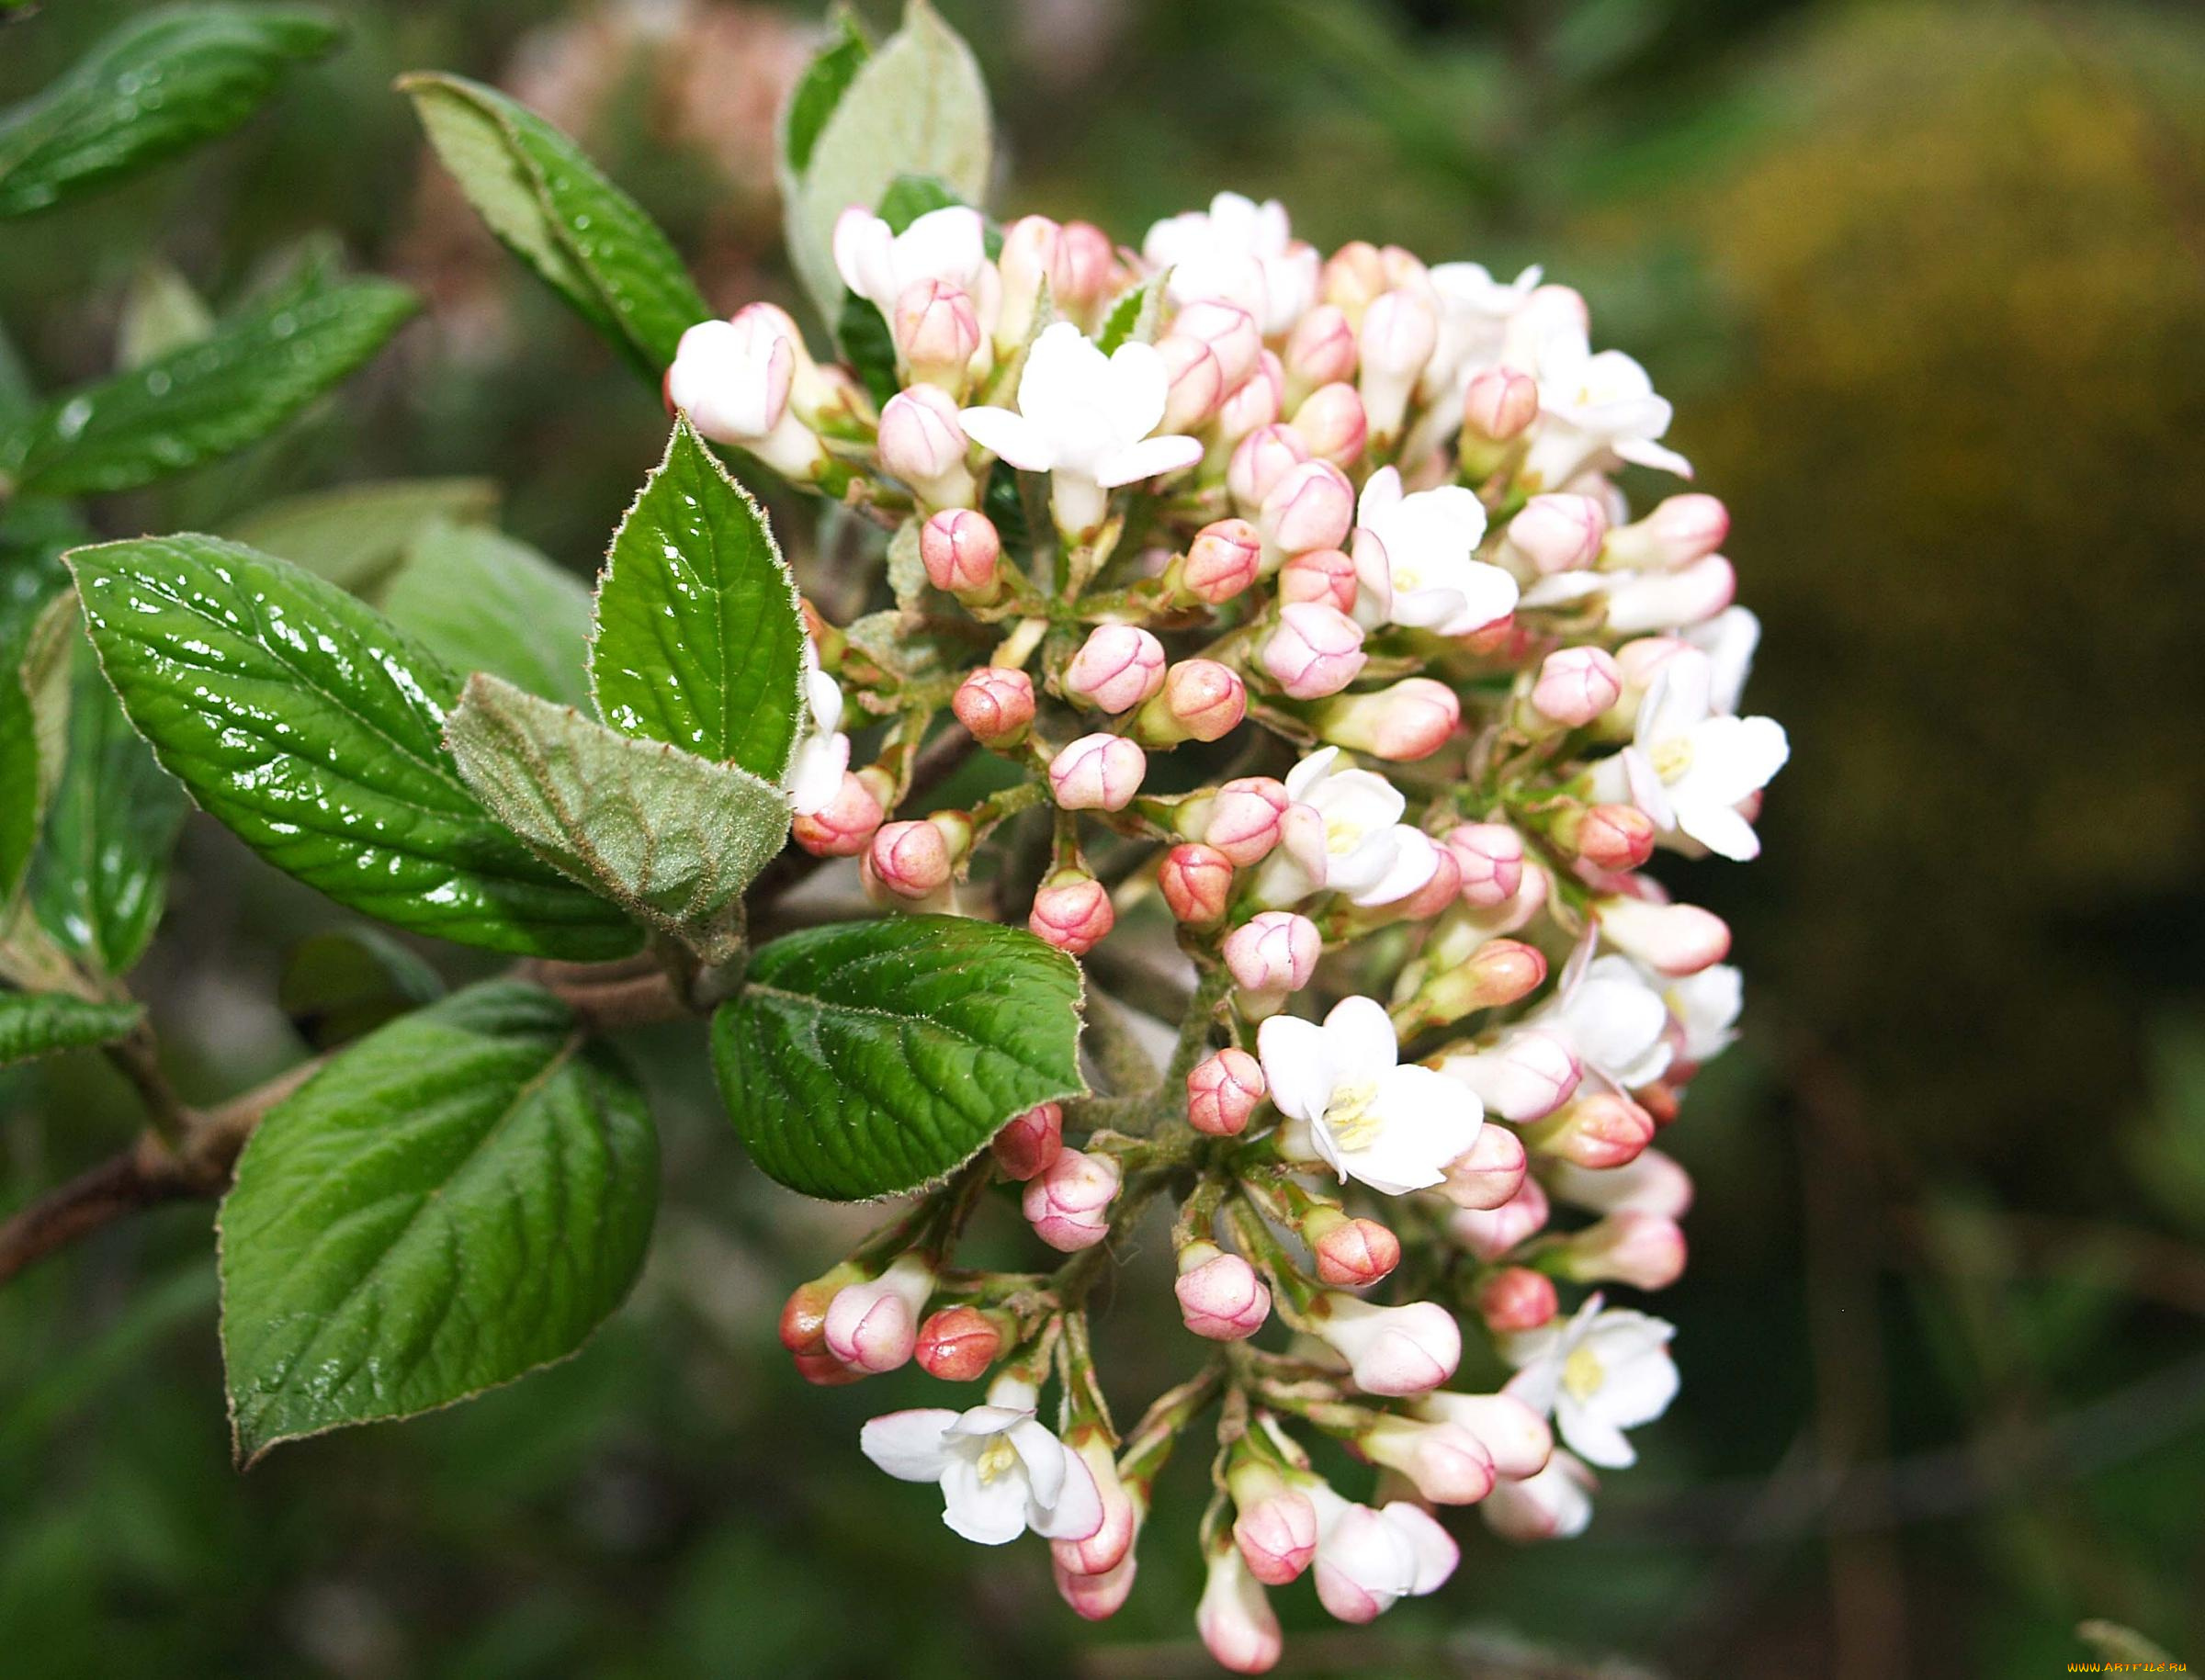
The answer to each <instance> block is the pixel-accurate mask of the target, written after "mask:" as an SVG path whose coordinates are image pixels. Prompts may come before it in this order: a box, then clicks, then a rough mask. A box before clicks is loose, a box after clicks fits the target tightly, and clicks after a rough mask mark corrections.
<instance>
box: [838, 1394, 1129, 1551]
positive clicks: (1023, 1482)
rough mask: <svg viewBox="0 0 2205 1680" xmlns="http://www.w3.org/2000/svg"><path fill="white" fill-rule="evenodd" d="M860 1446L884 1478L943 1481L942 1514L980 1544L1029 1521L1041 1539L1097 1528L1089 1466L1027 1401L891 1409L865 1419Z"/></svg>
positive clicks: (997, 1540) (1099, 1517)
mask: <svg viewBox="0 0 2205 1680" xmlns="http://www.w3.org/2000/svg"><path fill="white" fill-rule="evenodd" d="M858 1444H859V1445H860V1446H861V1447H863V1448H864V1449H865V1457H867V1458H868V1459H871V1460H873V1462H874V1463H876V1464H877V1465H879V1466H880V1468H881V1469H883V1470H885V1471H888V1474H890V1475H891V1476H896V1477H899V1478H900V1479H901V1480H903V1481H905V1482H937V1483H941V1486H942V1498H943V1502H944V1506H945V1508H944V1511H943V1513H942V1520H943V1521H944V1522H945V1523H947V1524H948V1525H949V1526H950V1528H954V1529H955V1530H956V1532H957V1533H959V1534H961V1535H963V1536H964V1537H965V1538H966V1539H968V1540H977V1541H978V1542H979V1544H981V1545H983V1546H1001V1545H1002V1544H1004V1543H1005V1542H1006V1541H1008V1540H1014V1539H1017V1538H1018V1537H1019V1536H1020V1535H1021V1534H1023V1533H1024V1532H1025V1531H1026V1530H1027V1529H1028V1528H1031V1529H1033V1530H1034V1532H1035V1533H1036V1534H1038V1535H1040V1536H1041V1537H1042V1538H1043V1539H1049V1540H1083V1539H1088V1538H1089V1537H1090V1536H1091V1535H1093V1534H1094V1532H1095V1531H1096V1530H1097V1529H1099V1528H1102V1526H1103V1498H1102V1495H1101V1494H1099V1493H1097V1492H1096V1490H1095V1478H1094V1474H1093V1472H1092V1471H1090V1470H1089V1469H1088V1468H1087V1466H1086V1465H1085V1464H1084V1463H1082V1462H1081V1461H1080V1455H1079V1454H1077V1453H1075V1452H1072V1451H1070V1450H1069V1449H1067V1448H1066V1446H1065V1444H1064V1443H1063V1442H1062V1441H1060V1440H1058V1439H1057V1438H1056V1437H1055V1436H1054V1435H1052V1434H1051V1433H1050V1432H1049V1431H1048V1430H1047V1429H1046V1428H1045V1427H1043V1426H1042V1425H1040V1424H1039V1423H1036V1422H1035V1418H1034V1413H1033V1411H1032V1410H1031V1409H1030V1408H1021V1407H1017V1406H1005V1405H978V1406H974V1407H972V1408H971V1409H970V1410H969V1411H966V1412H953V1411H951V1410H949V1409H948V1408H947V1407H945V1406H926V1407H922V1408H920V1409H919V1410H916V1411H910V1412H890V1413H888V1415H886V1416H882V1417H876V1418H874V1419H873V1420H872V1421H871V1422H870V1423H868V1424H867V1425H866V1426H865V1429H864V1430H863V1432H862V1433H861V1434H860V1435H859V1437H858Z"/></svg>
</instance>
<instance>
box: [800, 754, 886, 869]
mask: <svg viewBox="0 0 2205 1680" xmlns="http://www.w3.org/2000/svg"><path fill="white" fill-rule="evenodd" d="M884 815H885V813H884V812H883V811H882V810H881V808H880V801H879V800H878V799H876V798H875V797H874V796H873V790H872V789H871V788H869V787H867V786H866V785H865V783H864V782H863V781H861V780H860V779H859V778H858V777H857V776H856V775H855V774H854V773H853V772H850V771H847V770H845V771H844V772H842V785H841V786H840V787H838V788H836V789H835V793H834V797H833V798H831V799H830V800H829V801H828V802H827V803H826V804H825V805H823V806H820V808H819V809H818V810H816V811H811V812H808V813H806V814H805V815H803V816H801V817H797V819H796V821H795V823H794V824H793V825H791V828H790V830H789V831H790V833H791V834H792V835H793V836H794V838H795V840H796V842H797V845H799V846H801V847H803V848H804V850H805V851H809V852H810V853H811V855H812V856H814V857H818V858H854V857H855V856H857V855H858V853H860V852H861V851H865V848H866V847H867V846H869V845H870V844H872V841H873V836H874V834H875V832H876V830H877V829H879V828H880V822H881V817H883V816H884Z"/></svg>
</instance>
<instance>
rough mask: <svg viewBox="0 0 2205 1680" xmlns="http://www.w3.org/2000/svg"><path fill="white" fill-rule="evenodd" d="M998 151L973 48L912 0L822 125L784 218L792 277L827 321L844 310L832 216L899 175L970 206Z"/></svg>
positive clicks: (872, 198) (876, 196)
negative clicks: (935, 184) (930, 182)
mask: <svg viewBox="0 0 2205 1680" xmlns="http://www.w3.org/2000/svg"><path fill="white" fill-rule="evenodd" d="M993 152H994V138H993V124H992V121H991V119H990V118H989V112H988V89H987V85H986V84H985V83H983V82H982V81H981V79H980V70H979V66H978V64H977V63H976V62H974V60H973V56H972V51H971V49H970V48H968V47H967V46H966V44H965V43H964V42H963V41H962V40H960V39H957V36H956V32H955V31H954V30H952V29H951V28H949V26H948V25H946V24H944V22H943V21H942V19H941V18H940V17H937V16H936V15H935V13H934V9H933V6H929V5H927V4H926V0H910V4H909V5H908V6H906V7H905V9H904V15H903V28H900V29H899V30H898V31H897V32H896V33H895V35H893V36H891V37H890V38H889V39H888V41H886V42H885V43H884V44H883V45H882V47H881V49H880V51H878V52H876V53H875V54H873V55H872V56H871V57H870V58H868V59H866V60H865V62H864V63H862V64H860V65H858V66H857V67H856V70H855V72H854V74H852V75H851V77H850V79H849V82H848V84H847V85H846V86H845V87H844V89H843V91H842V97H841V98H840V99H838V100H837V101H836V102H835V104H834V108H833V110H832V112H831V114H830V115H829V116H828V118H826V120H825V122H824V123H823V124H822V125H821V126H820V131H819V134H818V137H817V139H816V140H815V141H814V142H813V144H812V147H811V151H810V155H809V161H808V163H807V165H806V168H805V170H804V175H803V182H802V185H801V186H800V187H799V188H798V189H797V191H796V192H794V193H791V194H789V195H787V196H786V199H785V202H784V210H783V214H784V218H785V220H786V233H787V242H788V252H789V257H790V260H791V261H792V262H794V263H795V265H796V269H797V276H798V277H799V278H800V279H801V280H802V281H803V282H804V288H805V290H806V291H808V292H809V294H810V296H811V300H812V303H813V305H814V306H815V307H816V308H817V309H818V310H819V312H820V320H822V321H826V322H828V323H830V324H833V323H834V322H836V321H840V319H841V317H842V276H841V275H840V274H838V273H837V272H836V270H835V266H834V252H833V240H834V222H835V218H837V217H838V216H840V215H841V214H842V212H843V211H844V210H845V209H848V208H849V207H850V206H852V205H854V204H878V203H879V202H880V197H881V195H882V194H883V193H884V192H886V191H887V190H888V186H889V185H890V183H892V182H893V181H894V180H895V179H896V177H897V176H898V175H933V176H935V177H936V178H937V179H939V180H940V181H941V182H942V183H943V185H944V186H947V187H948V188H949V190H950V191H952V192H953V193H955V194H956V195H957V197H958V198H959V199H960V200H962V201H963V202H965V203H967V204H978V203H979V202H980V200H981V198H982V197H984V196H985V194H986V193H987V190H988V173H989V167H990V164H991V162H992V158H993Z"/></svg>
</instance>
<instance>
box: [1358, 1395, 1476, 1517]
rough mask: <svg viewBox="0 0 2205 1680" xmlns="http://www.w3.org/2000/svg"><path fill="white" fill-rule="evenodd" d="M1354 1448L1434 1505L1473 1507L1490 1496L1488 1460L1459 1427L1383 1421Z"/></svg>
mask: <svg viewBox="0 0 2205 1680" xmlns="http://www.w3.org/2000/svg"><path fill="white" fill-rule="evenodd" d="M1356 1444H1357V1446H1358V1447H1360V1448H1361V1449H1362V1451H1363V1456H1364V1457H1365V1458H1367V1459H1368V1460H1370V1461H1371V1462H1372V1463H1374V1464H1382V1465H1384V1466H1385V1468H1386V1469H1388V1470H1395V1471H1400V1472H1401V1474H1403V1475H1405V1476H1407V1477H1408V1479H1409V1481H1410V1483H1412V1484H1413V1485H1414V1486H1415V1488H1416V1490H1417V1493H1418V1494H1419V1495H1420V1496H1421V1497H1423V1498H1425V1499H1429V1500H1430V1501H1431V1503H1432V1504H1434V1505H1476V1503H1477V1502H1478V1501H1479V1500H1481V1499H1483V1498H1484V1497H1485V1496H1486V1495H1487V1494H1489V1493H1491V1492H1492V1491H1493V1482H1494V1474H1495V1472H1494V1468H1493V1455H1492V1454H1491V1453H1490V1452H1488V1451H1487V1449H1486V1444H1485V1442H1484V1441H1482V1440H1480V1439H1479V1438H1477V1437H1476V1435H1474V1434H1473V1433H1472V1432H1471V1431H1470V1430H1468V1429H1465V1428H1464V1427H1463V1426H1462V1425H1460V1424H1457V1423H1451V1422H1448V1421H1446V1420H1444V1419H1442V1420H1439V1421H1436V1422H1430V1423H1419V1422H1415V1421H1412V1420H1411V1419H1409V1418H1406V1417H1392V1416H1388V1417H1384V1418H1381V1419H1380V1420H1379V1421H1378V1422H1377V1423H1376V1424H1374V1425H1373V1426H1371V1427H1370V1428H1369V1429H1367V1430H1365V1431H1364V1432H1363V1435H1362V1436H1360V1437H1359V1438H1357V1442H1356Z"/></svg>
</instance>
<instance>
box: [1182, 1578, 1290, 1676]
mask: <svg viewBox="0 0 2205 1680" xmlns="http://www.w3.org/2000/svg"><path fill="white" fill-rule="evenodd" d="M1194 1628H1195V1631H1196V1632H1198V1633H1200V1634H1201V1635H1202V1643H1203V1648H1204V1650H1205V1651H1207V1652H1209V1653H1210V1657H1211V1660H1212V1661H1214V1662H1215V1663H1216V1664H1217V1665H1218V1667H1220V1668H1223V1669H1227V1670H1229V1671H1230V1672H1231V1673H1233V1674H1267V1673H1269V1672H1270V1670H1271V1669H1272V1668H1273V1667H1275V1666H1276V1665H1277V1663H1278V1661H1279V1655H1280V1652H1283V1650H1284V1649H1285V1636H1284V1635H1283V1634H1282V1633H1281V1632H1280V1631H1279V1618H1277V1617H1276V1616H1275V1615H1273V1614H1272V1608H1271V1601H1270V1600H1269V1599H1268V1598H1266V1597H1265V1596H1264V1594H1263V1589H1262V1588H1261V1586H1259V1585H1258V1584H1256V1581H1255V1578H1254V1577H1253V1576H1251V1575H1250V1573H1248V1566H1247V1564H1246V1563H1244V1562H1242V1561H1241V1557H1240V1553H1239V1552H1238V1551H1237V1550H1233V1549H1232V1548H1231V1547H1227V1548H1226V1549H1224V1550H1220V1551H1215V1552H1212V1553H1211V1554H1210V1573H1209V1575H1208V1577H1207V1579H1206V1580H1205V1581H1204V1585H1203V1589H1202V1602H1201V1603H1200V1604H1199V1605H1198V1606H1196V1607H1195V1610H1194Z"/></svg>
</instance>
